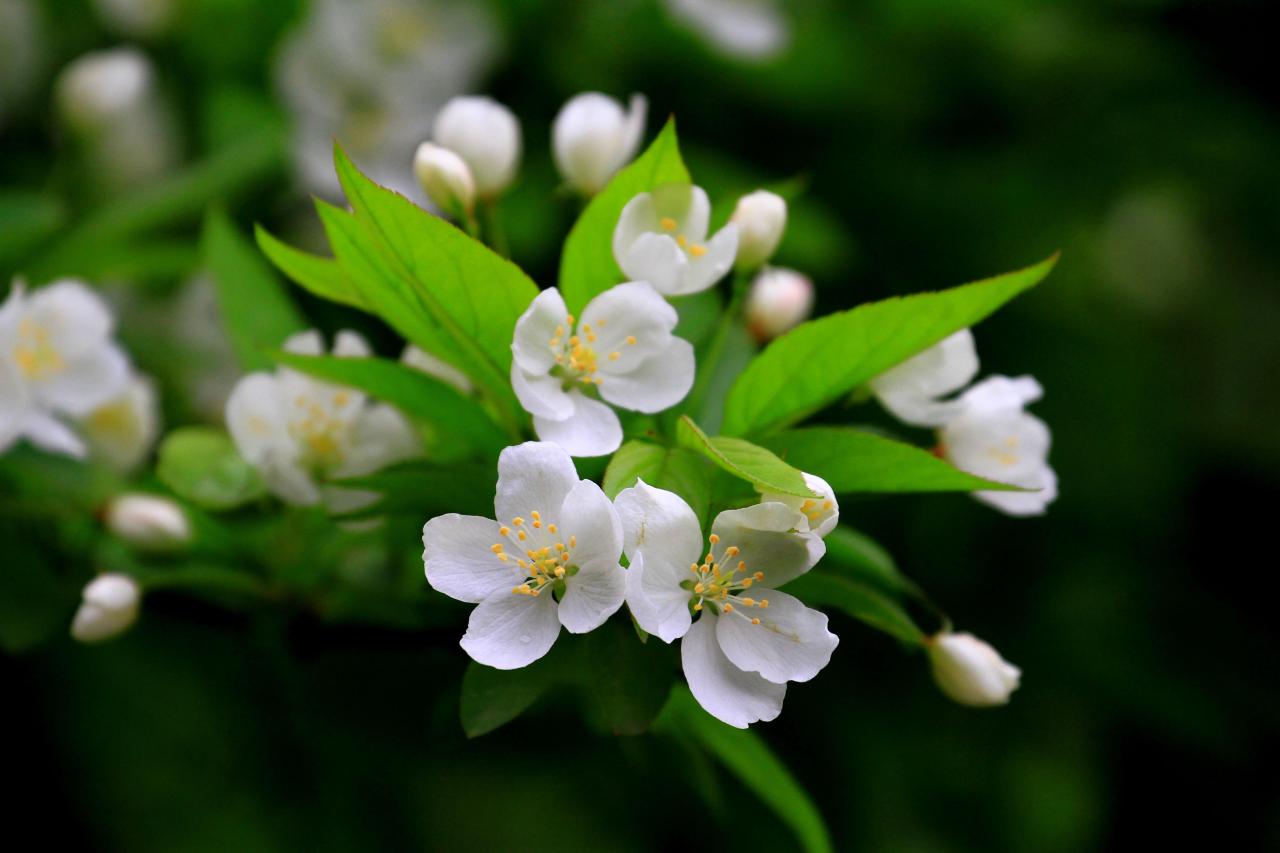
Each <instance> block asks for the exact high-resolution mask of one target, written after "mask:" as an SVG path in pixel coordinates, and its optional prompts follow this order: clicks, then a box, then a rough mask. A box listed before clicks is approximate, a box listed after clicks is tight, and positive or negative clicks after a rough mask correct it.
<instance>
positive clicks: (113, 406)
mask: <svg viewBox="0 0 1280 853" xmlns="http://www.w3.org/2000/svg"><path fill="white" fill-rule="evenodd" d="M79 426H80V434H81V435H82V436H84V439H85V442H86V443H87V444H88V445H89V454H90V456H92V457H93V458H94V459H98V460H101V461H102V462H104V463H106V464H107V465H109V466H110V467H112V468H114V469H115V470H117V471H120V472H122V473H128V472H130V471H133V470H136V469H137V467H138V466H139V465H141V464H142V461H143V460H144V459H146V458H147V454H148V453H150V452H151V448H152V446H153V445H154V444H155V441H156V436H157V435H158V433H159V431H160V411H159V404H158V403H157V401H156V390H155V386H154V385H152V384H151V380H149V379H147V378H146V377H144V376H136V375H135V376H132V377H130V379H129V384H128V385H126V386H125V388H124V391H122V392H121V393H120V394H119V395H117V396H116V397H115V398H114V399H112V400H108V401H107V402H106V403H103V404H102V405H101V406H99V407H98V408H96V409H94V410H93V411H92V412H90V413H89V414H88V415H86V416H85V418H84V419H83V420H82V421H80V424H79Z"/></svg>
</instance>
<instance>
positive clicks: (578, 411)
mask: <svg viewBox="0 0 1280 853" xmlns="http://www.w3.org/2000/svg"><path fill="white" fill-rule="evenodd" d="M569 399H570V400H572V401H573V414H572V415H571V416H569V417H567V418H565V419H564V420H551V419H549V418H543V417H539V416H538V415H534V416H533V431H534V432H536V433H537V434H538V438H539V439H541V440H542V441H548V442H553V443H555V444H558V445H560V446H561V447H563V448H564V449H565V450H567V451H568V452H569V453H571V454H572V455H574V456H604V455H605V454H608V453H612V452H613V451H615V450H617V449H618V448H619V447H620V446H621V445H622V424H621V422H619V421H618V416H617V415H616V414H614V412H613V409H611V408H609V407H608V406H606V405H605V404H604V403H601V402H600V401H599V400H593V399H591V398H590V397H587V396H586V395H584V394H583V393H582V392H581V391H579V390H578V389H577V388H574V389H573V390H572V391H570V392H569Z"/></svg>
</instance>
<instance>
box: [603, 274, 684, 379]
mask: <svg viewBox="0 0 1280 853" xmlns="http://www.w3.org/2000/svg"><path fill="white" fill-rule="evenodd" d="M679 320H680V316H679V315H678V314H677V313H676V309H674V308H672V307H671V304H670V303H669V302H667V300H665V299H663V298H662V295H661V294H660V293H658V291H656V290H654V288H653V286H652V285H650V284H649V283H648V282H644V281H629V282H627V283H625V284H619V285H617V286H616V287H611V288H609V289H608V290H606V291H605V292H604V293H601V294H600V295H599V296H597V297H596V298H595V299H592V300H591V301H590V302H589V303H587V307H586V308H584V309H583V311H582V323H581V325H580V327H579V328H581V329H583V336H585V333H586V330H587V329H590V330H591V334H592V336H593V337H594V340H592V341H590V342H589V343H590V346H591V348H592V349H594V350H595V352H596V354H597V356H598V359H597V363H598V365H599V367H600V371H601V372H602V373H606V374H614V373H626V372H627V371H629V370H631V369H633V368H634V367H635V366H636V365H637V364H639V363H640V362H641V361H643V360H644V359H646V358H648V357H649V356H651V355H653V354H655V353H659V352H662V351H663V350H665V349H666V348H667V345H668V344H669V343H670V342H671V330H672V329H674V328H675V327H676V323H677V322H679ZM629 340H634V343H628V341H629ZM612 353H617V354H618V357H617V358H616V359H615V358H611V354H612Z"/></svg>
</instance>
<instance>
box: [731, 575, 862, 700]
mask: <svg viewBox="0 0 1280 853" xmlns="http://www.w3.org/2000/svg"><path fill="white" fill-rule="evenodd" d="M751 597H752V598H753V599H754V600H756V601H763V600H768V602H769V606H768V607H743V606H738V607H735V608H734V610H733V612H732V613H725V614H723V615H722V616H721V617H720V620H719V622H718V623H717V625H716V636H717V637H718V638H719V640H720V648H721V649H723V650H724V653H725V656H726V657H728V658H729V660H730V661H732V662H733V664H734V666H737V667H738V668H739V669H744V670H747V671H748V672H758V673H760V675H761V676H762V677H763V678H765V679H766V680H768V681H772V682H774V683H775V684H782V683H784V682H787V681H808V680H809V679H811V678H813V677H814V676H815V675H817V674H818V673H819V672H820V671H821V670H822V668H823V667H824V666H826V665H827V663H828V662H829V661H830V660H831V653H832V652H833V651H835V648H836V645H837V644H838V643H839V642H840V639H839V638H838V637H837V636H836V635H835V634H833V633H831V632H830V631H828V630H827V617H826V614H825V613H820V612H819V611H817V610H812V609H810V608H808V607H805V606H804V604H803V603H802V602H801V601H800V599H798V598H795V597H794V596H790V595H787V594H786V593H785V592H778V591H777V590H772V589H756V588H754V587H753V588H752V589H751ZM731 600H732V599H731ZM753 618H755V619H759V620H760V624H759V625H753V624H752V622H751V620H752V619H753Z"/></svg>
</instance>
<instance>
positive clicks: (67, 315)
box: [26, 279, 113, 361]
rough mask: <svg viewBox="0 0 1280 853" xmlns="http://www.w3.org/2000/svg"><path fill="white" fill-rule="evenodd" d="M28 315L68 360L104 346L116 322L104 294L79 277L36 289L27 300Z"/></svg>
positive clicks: (54, 347)
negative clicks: (79, 279) (98, 292)
mask: <svg viewBox="0 0 1280 853" xmlns="http://www.w3.org/2000/svg"><path fill="white" fill-rule="evenodd" d="M26 316H27V317H28V318H29V319H30V320H31V321H32V322H33V323H35V324H36V326H38V327H39V328H41V329H43V330H44V331H45V332H46V333H47V334H48V336H49V344H50V345H51V346H52V347H53V349H54V350H56V351H57V352H58V354H59V355H60V356H61V357H62V358H63V359H64V360H67V361H71V360H73V359H75V358H77V357H78V356H80V355H83V354H85V353H88V352H91V351H93V350H96V349H97V348H98V347H100V346H102V345H103V344H104V343H105V342H106V341H107V339H108V337H109V336H110V335H111V328H112V325H113V323H112V319H111V312H110V310H108V308H107V305H106V303H105V302H104V301H103V300H102V297H101V296H99V295H98V294H97V293H95V292H94V291H93V290H91V289H90V288H89V287H88V286H87V285H86V284H84V282H81V281H78V280H76V279H62V280H60V281H56V282H54V283H53V284H50V285H48V286H46V287H42V288H40V289H38V290H36V291H34V292H33V293H32V294H31V295H30V297H28V299H27V301H26Z"/></svg>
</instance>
